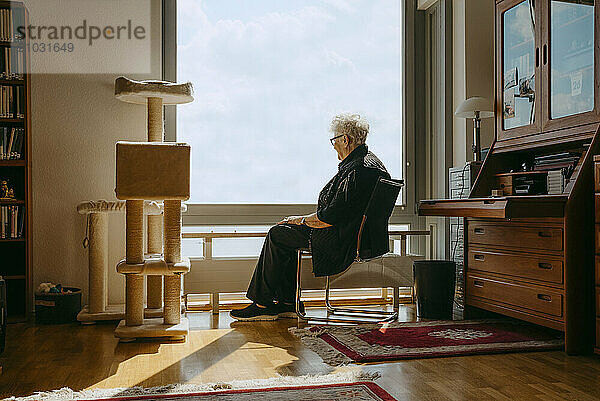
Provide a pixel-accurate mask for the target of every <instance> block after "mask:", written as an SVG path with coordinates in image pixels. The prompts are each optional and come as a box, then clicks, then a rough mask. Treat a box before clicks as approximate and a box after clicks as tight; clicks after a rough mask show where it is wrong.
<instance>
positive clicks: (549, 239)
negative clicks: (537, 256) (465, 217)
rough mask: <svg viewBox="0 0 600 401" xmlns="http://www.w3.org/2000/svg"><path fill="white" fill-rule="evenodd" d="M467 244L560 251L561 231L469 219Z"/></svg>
mask: <svg viewBox="0 0 600 401" xmlns="http://www.w3.org/2000/svg"><path fill="white" fill-rule="evenodd" d="M468 227H469V244H484V245H495V246H506V247H518V248H527V249H542V250H548V251H562V249H563V232H562V229H561V228H556V227H535V226H529V227H528V226H516V225H515V226H513V225H510V224H506V225H495V224H493V223H488V222H478V221H477V220H474V221H469V226H468Z"/></svg>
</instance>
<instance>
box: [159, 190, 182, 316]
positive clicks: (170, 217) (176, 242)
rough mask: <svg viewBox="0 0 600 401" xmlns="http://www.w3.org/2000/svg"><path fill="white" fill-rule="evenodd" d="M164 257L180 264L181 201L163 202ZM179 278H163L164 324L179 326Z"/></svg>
mask: <svg viewBox="0 0 600 401" xmlns="http://www.w3.org/2000/svg"><path fill="white" fill-rule="evenodd" d="M163 227H164V256H165V261H166V262H167V263H178V262H181V201H180V200H165V207H164V224H163ZM180 294H181V276H180V275H179V274H176V275H169V276H165V307H164V310H163V316H164V323H165V324H179V322H180V319H181V306H180V299H179V297H180Z"/></svg>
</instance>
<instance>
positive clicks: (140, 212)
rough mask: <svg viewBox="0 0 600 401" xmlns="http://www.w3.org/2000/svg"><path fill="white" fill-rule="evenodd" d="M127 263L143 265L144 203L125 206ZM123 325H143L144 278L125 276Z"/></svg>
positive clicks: (129, 201)
mask: <svg viewBox="0 0 600 401" xmlns="http://www.w3.org/2000/svg"><path fill="white" fill-rule="evenodd" d="M125 230H126V233H127V234H126V235H127V236H126V237H125V243H126V260H127V263H131V264H136V263H144V201H143V200H128V201H127V202H126V206H125ZM125 292H126V294H125V300H126V301H125V324H126V325H127V326H139V325H141V324H143V323H144V276H141V275H137V274H127V275H125Z"/></svg>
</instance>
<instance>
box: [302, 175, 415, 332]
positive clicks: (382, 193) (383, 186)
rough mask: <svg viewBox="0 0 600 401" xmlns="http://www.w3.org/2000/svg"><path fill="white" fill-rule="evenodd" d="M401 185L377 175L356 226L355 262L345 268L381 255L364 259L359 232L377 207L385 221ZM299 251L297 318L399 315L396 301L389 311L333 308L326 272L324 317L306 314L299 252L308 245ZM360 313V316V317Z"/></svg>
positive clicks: (352, 319)
mask: <svg viewBox="0 0 600 401" xmlns="http://www.w3.org/2000/svg"><path fill="white" fill-rule="evenodd" d="M403 185H404V181H403V180H391V179H389V180H388V179H385V178H382V177H380V178H379V180H378V181H377V183H376V184H375V188H373V193H372V194H371V198H370V199H369V202H368V203H367V207H366V208H365V211H364V213H363V217H362V221H361V223H360V228H359V230H358V238H357V240H356V257H355V259H354V263H352V264H351V265H350V266H348V268H347V269H346V270H344V272H345V271H347V270H349V269H351V268H352V266H354V264H355V263H364V262H368V261H371V260H375V259H379V258H382V257H383V255H378V256H375V257H373V258H369V259H363V258H361V256H360V242H361V237H362V232H363V229H364V226H365V222H366V221H367V219H368V218H369V216H371V217H372V218H374V217H373V216H372V214H373V211H376V212H377V213H378V214H379V215H380V216H379V218H382V216H384V218H385V222H386V223H387V221H388V220H389V218H390V216H391V214H392V211H393V210H394V205H395V204H396V199H397V198H398V194H399V193H400V189H401V188H402V186H403ZM297 252H298V268H297V272H296V279H297V280H296V314H297V315H298V318H299V319H302V320H307V321H308V320H312V321H317V322H334V323H377V322H389V321H392V320H395V319H397V318H398V308H397V305H394V310H393V311H391V312H388V311H378V310H372V309H371V310H368V309H358V308H335V307H333V306H332V305H331V303H330V301H329V296H330V289H331V282H330V277H331V276H327V277H326V280H325V306H326V307H327V315H328V316H327V317H320V316H309V315H307V314H306V311H303V310H301V308H300V298H301V295H302V285H301V270H302V255H304V254H306V255H310V254H311V251H310V249H309V248H300V249H298V250H297ZM331 315H345V316H348V317H345V318H344V317H341V318H339V317H330V316H331ZM361 316H362V318H361Z"/></svg>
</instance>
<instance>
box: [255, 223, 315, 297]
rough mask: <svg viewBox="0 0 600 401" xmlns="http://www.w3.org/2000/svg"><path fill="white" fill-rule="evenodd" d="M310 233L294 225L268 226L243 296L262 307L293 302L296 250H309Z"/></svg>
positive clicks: (296, 261) (308, 229)
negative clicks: (267, 231)
mask: <svg viewBox="0 0 600 401" xmlns="http://www.w3.org/2000/svg"><path fill="white" fill-rule="evenodd" d="M310 230H311V229H310V227H307V226H303V225H296V224H278V225H275V226H273V227H271V229H270V230H269V234H268V235H267V238H266V239H265V242H264V244H263V247H262V251H261V253H260V258H259V259H258V263H257V264H256V268H255V269H254V275H253V276H252V281H250V286H249V287H248V292H247V293H246V296H247V297H248V299H250V300H252V301H254V302H256V303H258V304H260V305H265V306H268V305H270V304H272V303H273V301H279V302H286V303H293V302H295V299H296V271H297V267H298V252H297V251H296V249H298V248H306V247H308V245H309V238H310Z"/></svg>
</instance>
